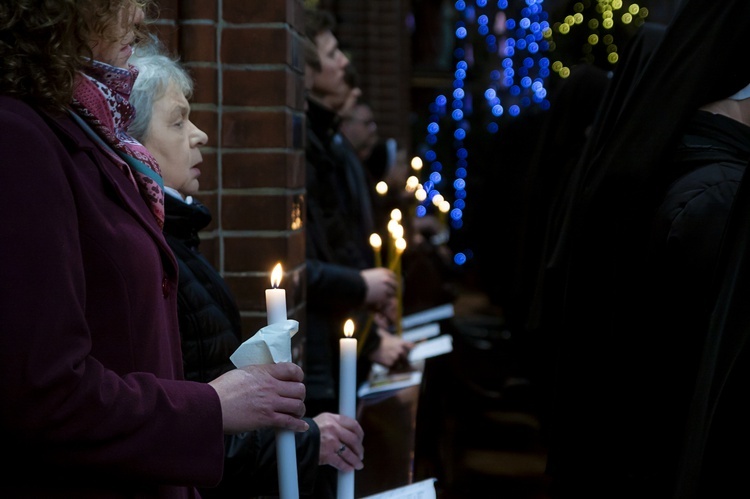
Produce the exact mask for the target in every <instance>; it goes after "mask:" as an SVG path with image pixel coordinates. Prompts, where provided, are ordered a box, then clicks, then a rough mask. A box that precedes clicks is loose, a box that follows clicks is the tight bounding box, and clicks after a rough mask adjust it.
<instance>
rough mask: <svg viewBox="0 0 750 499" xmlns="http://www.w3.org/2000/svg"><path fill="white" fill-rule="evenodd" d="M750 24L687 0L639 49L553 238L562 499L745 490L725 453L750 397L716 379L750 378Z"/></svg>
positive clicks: (739, 8) (549, 255)
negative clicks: (749, 317) (746, 195)
mask: <svg viewBox="0 0 750 499" xmlns="http://www.w3.org/2000/svg"><path fill="white" fill-rule="evenodd" d="M749 28H750V3H747V2H745V1H741V0H735V1H728V2H722V3H720V4H717V3H714V2H711V1H708V0H687V1H685V2H683V4H682V5H681V7H680V9H679V10H678V12H677V13H676V15H675V17H674V19H673V20H672V22H671V23H670V24H669V26H668V27H667V28H666V30H664V32H663V35H661V36H659V35H657V36H656V44H654V45H652V46H653V47H654V48H653V50H649V49H648V48H647V47H644V46H638V44H636V47H637V48H636V49H634V50H633V51H632V52H631V53H630V54H629V56H630V60H629V65H627V66H626V67H629V68H634V69H633V70H630V69H628V70H623V71H622V72H616V73H615V80H614V81H613V83H612V84H611V87H610V90H609V91H608V93H607V94H606V96H605V101H604V102H605V106H604V107H603V108H602V110H601V112H600V114H599V117H598V119H597V120H596V121H595V124H594V127H593V130H592V131H593V135H592V136H591V138H590V139H589V142H588V143H587V146H586V149H585V152H584V155H583V157H582V159H581V161H580V162H579V163H578V165H577V166H576V169H575V171H574V172H573V174H572V176H571V180H570V183H569V184H568V188H567V190H566V193H565V195H564V197H563V203H562V211H561V213H562V215H561V218H560V220H559V223H555V224H552V225H551V226H550V227H549V230H548V238H549V244H550V245H551V246H549V247H548V248H547V249H546V250H545V255H546V261H545V264H544V265H545V268H544V272H543V274H544V279H543V280H542V281H541V283H542V286H541V287H540V288H539V289H538V293H540V296H541V300H540V304H541V305H540V307H539V309H537V310H536V312H535V313H536V314H538V315H537V319H538V320H540V321H541V322H542V323H543V324H542V328H543V329H546V333H545V334H546V337H547V338H549V339H550V343H548V344H547V345H546V347H547V348H549V349H551V350H550V351H551V357H550V358H551V359H552V362H554V366H552V368H551V369H550V373H549V381H550V383H552V385H551V392H550V397H551V399H550V400H549V402H550V404H551V405H550V407H549V412H548V413H547V414H546V415H545V418H544V421H545V423H544V424H545V427H546V428H545V434H546V435H547V436H548V443H547V445H548V449H549V460H548V473H549V474H550V476H551V478H552V497H553V498H555V499H559V498H573V497H575V498H579V499H580V498H589V497H602V496H606V497H609V498H636V497H637V498H639V499H640V498H671V497H675V498H681V499H682V498H686V497H690V498H693V497H695V498H704V497H705V498H708V497H726V496H727V494H728V491H729V490H730V488H729V486H730V484H731V485H733V486H741V483H740V480H741V478H742V473H741V470H740V469H739V468H737V467H736V466H732V465H731V464H732V463H731V462H729V459H728V457H727V456H728V455H729V451H731V450H732V449H731V446H736V447H737V449H736V450H740V449H744V446H746V444H747V443H748V441H747V438H746V437H747V429H746V428H745V426H746V423H745V421H747V419H745V420H744V421H740V420H737V419H732V418H731V417H730V416H731V415H733V414H742V415H746V411H742V410H741V408H740V402H741V401H742V398H741V397H740V396H739V393H740V392H739V391H738V390H737V387H738V386H742V385H741V383H739V384H736V385H733V384H731V383H729V382H727V383H719V384H717V379H718V380H720V381H723V380H724V379H727V380H730V381H732V382H733V383H737V382H738V381H742V380H744V379H747V378H746V377H745V378H743V377H742V376H743V375H744V371H746V370H747V367H746V366H744V365H743V364H742V363H741V360H743V359H744V356H745V355H746V354H745V353H744V349H743V347H744V339H745V338H744V335H746V334H747V330H746V329H743V328H741V327H738V324H740V325H744V324H746V322H747V321H744V322H738V323H733V322H730V319H732V318H734V317H737V316H739V318H740V319H742V320H744V318H743V317H741V316H742V315H743V314H742V313H741V311H739V310H737V308H736V307H733V306H732V305H733V304H739V303H742V299H743V298H744V299H745V300H744V301H745V302H747V299H748V298H750V297H748V296H746V295H743V292H744V287H741V286H740V284H741V282H735V280H734V279H735V276H736V278H737V279H738V278H739V277H744V273H742V270H743V269H744V267H743V266H742V265H741V264H742V261H743V259H742V258H738V257H737V256H736V253H735V252H734V251H733V250H734V248H735V247H737V248H740V249H744V247H745V246H747V238H748V234H749V233H748V232H741V231H739V230H736V229H735V230H731V231H729V232H726V231H725V227H727V220H728V219H729V217H730V213H731V210H732V209H734V208H736V207H735V204H736V203H734V200H735V193H736V192H737V188H738V186H739V185H740V180H741V178H742V175H743V174H744V167H745V165H746V164H747V162H748V160H749V159H750V152H749V151H750V119H748V118H750V109H747V108H750V104H749V103H750V100H747V96H745V94H743V93H741V92H740V91H741V90H742V89H743V88H745V87H746V86H747V85H748V83H750V65H748V64H746V63H744V59H746V49H745V47H744V45H743V44H742V40H741V34H742V33H746V32H748V29H749ZM657 31H658V30H657ZM659 40H660V41H659ZM639 54H640V55H639ZM639 57H642V58H640V59H639ZM636 61H638V63H637V64H636V65H635V66H633V62H636ZM641 61H642V62H641ZM738 92H739V93H738ZM737 206H747V205H746V204H743V205H739V204H737ZM732 215H733V216H735V217H737V218H738V219H740V220H742V216H743V215H746V214H745V213H733V214H732ZM737 223H739V222H737ZM730 227H734V225H733V224H730ZM720 255H724V256H720ZM727 255H730V256H727ZM722 269H724V270H723V271H722ZM726 275H729V276H732V277H733V279H732V280H727V279H726ZM717 290H721V292H722V294H718V295H717ZM730 292H733V293H730ZM717 296H719V298H720V299H719V300H717ZM714 310H715V312H713V314H712V311H714ZM727 324H728V325H729V326H732V328H731V329H728V328H727V327H726V326H727ZM737 352H739V353H737ZM733 356H734V358H733ZM727 358H728V359H730V360H733V362H729V361H727V360H726V359H727ZM745 386H746V385H745ZM721 388H724V390H723V391H722V390H721ZM729 388H733V389H734V391H728V389H729ZM722 396H723V397H722ZM707 408H708V409H707ZM714 409H716V412H714ZM712 414H716V415H722V416H726V419H714V420H712V419H711V415H712ZM719 422H727V424H721V425H719ZM696 442H697V443H696ZM744 461H746V460H744ZM735 493H736V492H735Z"/></svg>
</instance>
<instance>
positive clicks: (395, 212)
mask: <svg viewBox="0 0 750 499" xmlns="http://www.w3.org/2000/svg"><path fill="white" fill-rule="evenodd" d="M391 220H395V221H397V222H400V221H401V210H399V209H398V208H393V209H392V210H391Z"/></svg>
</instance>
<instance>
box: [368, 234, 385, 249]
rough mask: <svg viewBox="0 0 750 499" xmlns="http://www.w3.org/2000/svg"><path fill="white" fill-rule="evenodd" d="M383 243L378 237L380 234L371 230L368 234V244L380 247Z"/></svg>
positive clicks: (376, 247)
mask: <svg viewBox="0 0 750 499" xmlns="http://www.w3.org/2000/svg"><path fill="white" fill-rule="evenodd" d="M382 245H383V240H382V239H380V235H379V234H376V233H375V232H373V233H372V234H370V246H372V247H373V248H375V249H378V248H380V247H381V246H382Z"/></svg>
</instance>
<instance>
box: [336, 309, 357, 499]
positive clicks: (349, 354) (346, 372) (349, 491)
mask: <svg viewBox="0 0 750 499" xmlns="http://www.w3.org/2000/svg"><path fill="white" fill-rule="evenodd" d="M344 334H345V335H346V337H345V338H341V339H340V340H339V351H340V353H339V414H343V415H344V416H349V417H350V418H356V417H357V339H356V338H352V337H351V336H352V335H353V334H354V322H353V321H352V320H351V319H348V320H347V321H346V324H344ZM337 489H338V490H337V493H336V499H354V470H352V471H346V472H344V471H339V473H338V487H337Z"/></svg>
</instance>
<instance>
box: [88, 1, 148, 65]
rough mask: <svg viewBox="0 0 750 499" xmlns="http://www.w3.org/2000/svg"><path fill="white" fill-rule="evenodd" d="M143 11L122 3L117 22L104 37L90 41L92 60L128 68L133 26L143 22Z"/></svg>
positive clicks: (133, 35)
mask: <svg viewBox="0 0 750 499" xmlns="http://www.w3.org/2000/svg"><path fill="white" fill-rule="evenodd" d="M144 17H145V14H144V13H143V9H142V8H140V7H135V6H133V5H131V4H129V3H123V7H122V8H121V9H120V14H119V15H118V17H117V21H116V22H115V23H114V24H113V25H112V26H110V28H109V31H108V33H106V35H107V36H106V37H95V38H94V39H93V40H91V51H92V52H93V54H94V60H97V61H99V62H104V63H106V64H109V65H111V66H116V67H119V68H127V67H128V59H129V58H130V55H131V54H132V53H133V48H132V45H133V43H134V42H135V29H134V28H135V26H136V25H137V24H140V23H142V22H143V19H144Z"/></svg>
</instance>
